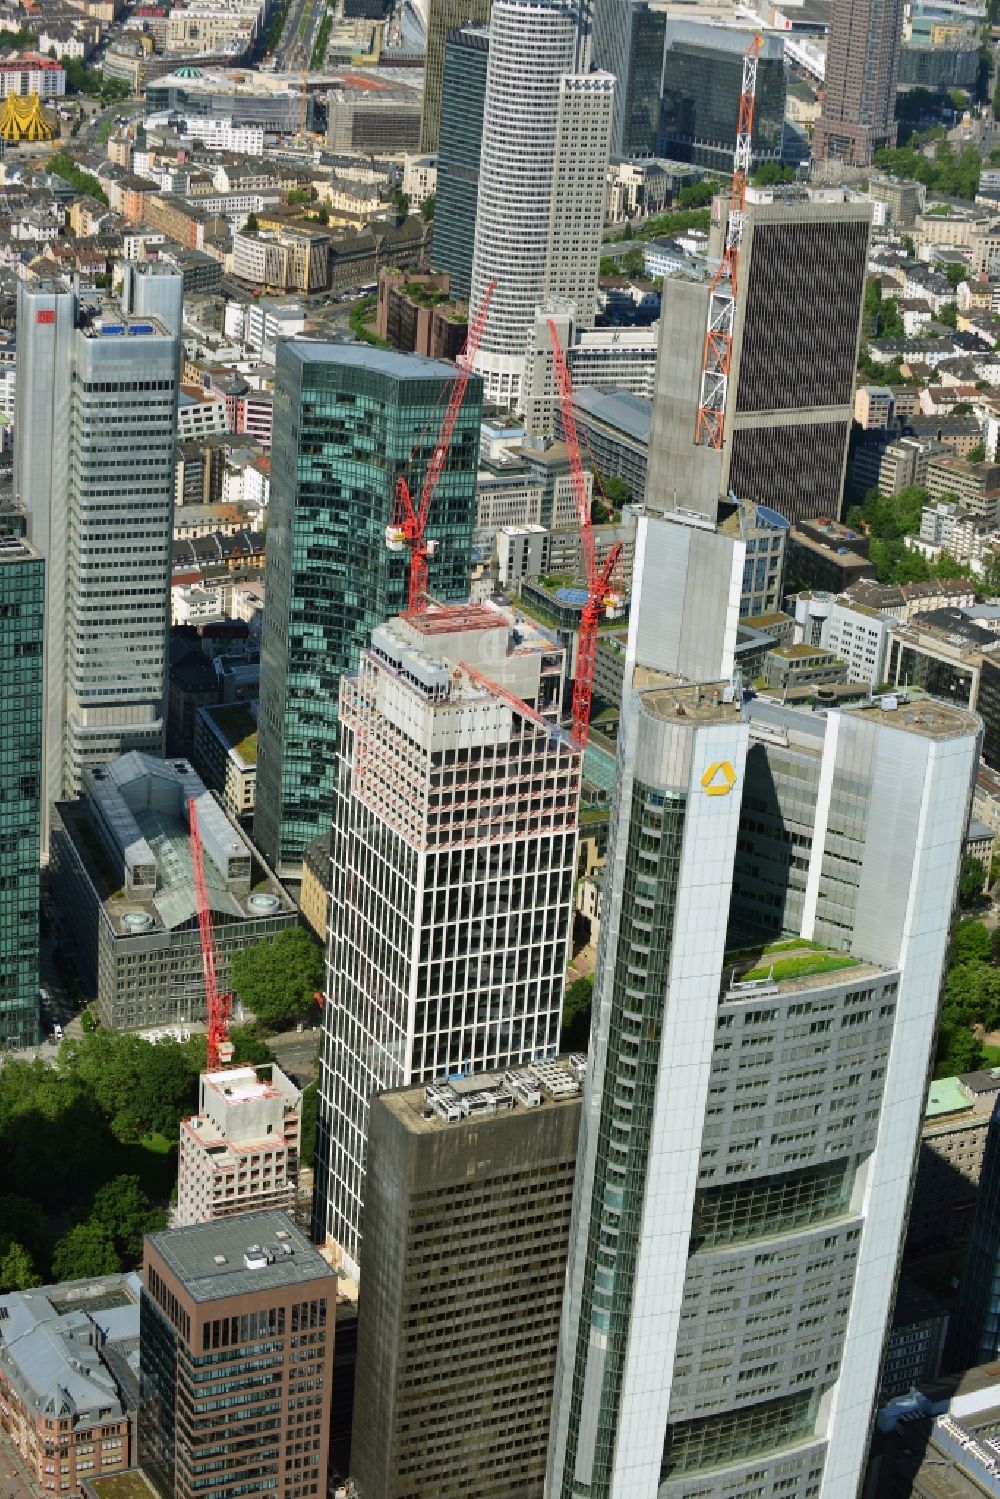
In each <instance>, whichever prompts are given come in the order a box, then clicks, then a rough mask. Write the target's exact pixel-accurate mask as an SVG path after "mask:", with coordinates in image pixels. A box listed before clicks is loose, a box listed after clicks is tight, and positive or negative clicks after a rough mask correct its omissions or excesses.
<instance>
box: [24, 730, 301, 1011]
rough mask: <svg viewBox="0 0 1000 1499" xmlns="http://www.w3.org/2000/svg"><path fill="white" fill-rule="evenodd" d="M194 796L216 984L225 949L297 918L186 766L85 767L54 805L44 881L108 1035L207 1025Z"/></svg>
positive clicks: (134, 756) (222, 982)
mask: <svg viewBox="0 0 1000 1499" xmlns="http://www.w3.org/2000/svg"><path fill="white" fill-rule="evenodd" d="M191 800H194V801H195V803H196V805H197V809H198V825H199V830H200V833H201V841H202V847H203V851H204V862H205V879H206V884H207V887H208V898H209V903H210V905H211V907H212V912H213V921H214V926H215V946H216V973H217V975H218V982H219V987H220V989H225V988H226V986H227V984H228V981H229V961H230V958H231V956H232V954H233V953H234V952H237V951H239V950H240V949H242V948H244V947H248V946H251V945H252V944H253V943H254V942H258V941H259V940H260V939H261V938H262V937H273V936H275V935H276V934H277V933H278V932H279V931H283V930H284V929H285V928H286V927H289V926H294V925H295V922H296V914H295V907H294V905H293V903H292V901H291V900H290V899H289V897H288V895H287V894H286V892H285V891H284V890H283V889H282V887H281V885H280V884H279V883H278V881H277V879H276V878H275V876H274V874H273V873H272V872H271V870H270V869H268V867H267V866H266V865H265V864H264V863H263V861H262V860H261V857H260V855H259V854H258V853H257V851H256V849H255V848H254V846H253V845H252V844H251V843H250V841H249V839H248V838H247V837H246V835H245V834H244V833H243V832H242V831H241V830H240V828H239V826H238V825H237V824H236V823H235V822H234V821H233V820H232V819H231V818H229V817H227V815H226V813H225V812H224V811H223V810H222V807H221V806H220V805H219V803H218V802H217V801H216V800H215V799H214V798H213V797H212V796H211V795H210V794H209V792H208V791H207V790H206V789H205V785H204V783H203V781H202V780H201V779H200V777H199V776H198V775H197V774H196V773H195V771H194V769H193V767H192V766H191V765H190V764H189V762H188V761H187V760H179V759H175V760H166V761H164V760H157V759H155V758H154V757H153V756H152V755H144V754H140V753H139V752H137V751H133V752H131V753H129V754H127V755H122V756H121V757H120V758H119V759H117V760H114V761H112V762H111V763H110V764H108V765H102V766H94V767H89V768H87V769H85V771H84V775H83V791H82V794H81V796H80V797H79V798H78V799H77V800H76V801H71V802H70V801H64V802H58V803H57V804H56V807H57V812H58V823H59V826H58V828H57V829H55V830H54V832H53V840H52V842H53V854H52V878H53V887H54V891H55V893H56V899H57V903H58V904H59V906H60V909H61V910H62V911H63V912H64V913H65V920H66V924H67V926H68V928H69V933H70V935H71V937H72V940H73V944H74V948H75V953H74V957H75V971H76V973H77V976H78V978H79V981H80V983H81V985H82V987H83V989H84V992H85V993H87V994H88V995H91V996H94V997H95V998H96V1001H97V1011H98V1014H99V1016H100V1019H101V1023H102V1025H105V1026H107V1027H108V1028H109V1029H115V1030H141V1029H144V1028H148V1027H151V1026H161V1025H167V1024H177V1023H178V1022H184V1021H199V1020H204V1018H205V978H204V970H203V965H202V956H201V943H200V940H199V935H198V922H197V920H196V915H197V909H196V902H195V889H194V875H193V868H192V863H191V845H190V831H189V825H188V818H189V813H188V805H189V802H190V801H191Z"/></svg>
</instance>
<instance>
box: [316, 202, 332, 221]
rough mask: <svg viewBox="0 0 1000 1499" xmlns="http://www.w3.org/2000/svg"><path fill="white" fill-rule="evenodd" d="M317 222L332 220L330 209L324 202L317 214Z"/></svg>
mask: <svg viewBox="0 0 1000 1499" xmlns="http://www.w3.org/2000/svg"><path fill="white" fill-rule="evenodd" d="M316 222H317V224H328V223H329V222H330V210H329V209H328V208H327V207H326V205H325V204H323V205H322V206H321V207H320V209H319V211H318V213H317V214H316Z"/></svg>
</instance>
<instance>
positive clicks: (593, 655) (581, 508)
mask: <svg viewBox="0 0 1000 1499" xmlns="http://www.w3.org/2000/svg"><path fill="white" fill-rule="evenodd" d="M548 323H549V338H550V339H551V341H552V362H553V365H554V367H555V376H556V390H557V392H558V395H559V407H560V410H561V411H562V420H563V435H564V437H565V439H566V447H567V449H568V452H569V469H570V476H571V479H572V483H573V498H574V499H575V501H576V516H577V521H578V522H579V526H580V551H581V554H582V559H583V580H584V583H585V584H586V588H587V602H586V603H585V604H584V606H583V612H582V614H581V615H580V625H579V628H578V630H577V637H576V675H575V676H574V678H573V738H574V739H575V740H576V742H577V744H578V745H579V746H580V748H581V749H586V746H587V736H588V734H589V733H590V699H591V697H592V695H593V691H594V662H595V661H596V659H597V627H598V625H599V624H600V621H601V615H602V614H607V615H608V616H614V615H615V614H617V613H619V612H620V610H621V605H622V600H621V595H620V594H619V593H617V592H616V591H615V590H614V589H613V588H612V582H611V580H612V578H613V577H614V574H615V569H616V568H617V566H618V559H619V557H620V556H621V551H622V544H621V542H620V541H616V542H615V544H614V546H613V547H612V548H611V550H610V551H609V552H608V555H607V556H606V557H605V559H604V563H603V565H602V566H601V567H600V568H598V566H597V554H596V551H595V549H594V528H593V524H592V523H591V519H590V496H589V495H588V493H587V483H586V479H585V478H584V473H583V460H582V459H581V457H580V438H579V435H578V433H577V430H576V416H575V414H574V412H573V383H572V381H571V380H570V377H569V367H568V365H567V363H566V356H565V355H564V354H563V351H562V344H561V343H560V342H559V332H558V329H557V328H556V325H555V323H554V321H553V320H552V318H549V320H548Z"/></svg>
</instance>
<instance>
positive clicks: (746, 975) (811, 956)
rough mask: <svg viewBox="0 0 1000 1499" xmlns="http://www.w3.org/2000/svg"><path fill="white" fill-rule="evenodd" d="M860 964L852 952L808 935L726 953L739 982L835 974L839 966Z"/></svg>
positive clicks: (727, 969) (727, 968)
mask: <svg viewBox="0 0 1000 1499" xmlns="http://www.w3.org/2000/svg"><path fill="white" fill-rule="evenodd" d="M857 963H858V960H857V958H853V957H852V956H851V955H850V953H845V952H833V951H832V950H831V949H830V948H828V947H823V946H822V944H821V943H819V942H809V941H808V940H807V939H806V938H805V937H791V938H788V939H785V940H782V941H780V942H771V943H769V944H768V945H767V946H766V947H758V948H752V947H751V948H744V949H742V950H741V951H737V952H731V953H727V954H726V960H725V969H726V972H727V974H731V973H732V970H733V969H735V970H736V981H737V982H738V983H741V984H748V983H754V982H756V981H758V980H761V979H771V980H773V982H774V983H776V984H780V983H781V982H783V981H784V980H786V979H803V978H812V977H814V976H815V975H816V974H819V973H836V972H837V970H838V969H840V968H855V967H857Z"/></svg>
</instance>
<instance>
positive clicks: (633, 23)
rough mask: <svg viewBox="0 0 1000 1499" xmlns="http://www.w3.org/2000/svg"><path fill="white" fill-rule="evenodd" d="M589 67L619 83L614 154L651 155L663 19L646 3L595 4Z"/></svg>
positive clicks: (614, 0) (610, 0) (615, 0)
mask: <svg viewBox="0 0 1000 1499" xmlns="http://www.w3.org/2000/svg"><path fill="white" fill-rule="evenodd" d="M592 13H593V33H592V40H591V53H590V61H591V66H592V67H594V68H597V69H599V70H600V71H602V72H605V73H611V74H613V75H614V77H615V78H616V79H617V81H618V87H617V89H616V90H615V110H614V121H613V124H612V128H611V154H612V156H623V157H636V156H652V154H653V152H654V151H655V149H656V132H657V128H658V126H659V122H660V88H661V78H662V73H663V42H664V32H665V28H666V16H665V15H664V14H663V13H662V12H657V11H654V10H651V9H650V7H649V5H648V4H647V3H646V0H596V3H595V4H594V5H593V7H592Z"/></svg>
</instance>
